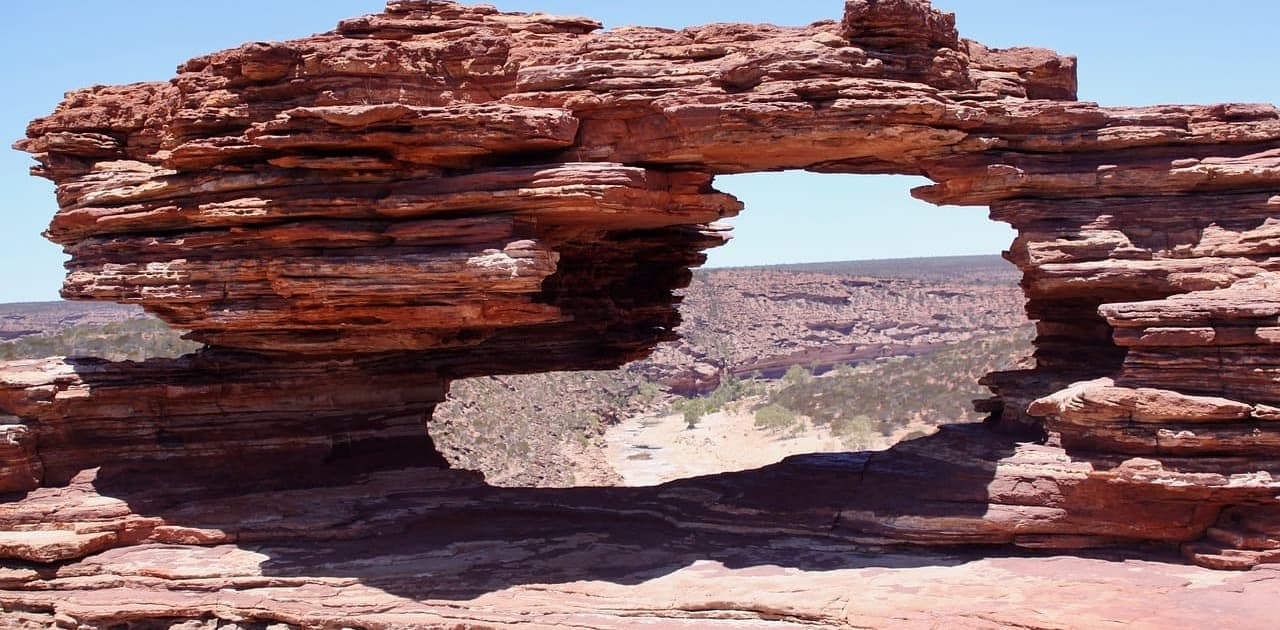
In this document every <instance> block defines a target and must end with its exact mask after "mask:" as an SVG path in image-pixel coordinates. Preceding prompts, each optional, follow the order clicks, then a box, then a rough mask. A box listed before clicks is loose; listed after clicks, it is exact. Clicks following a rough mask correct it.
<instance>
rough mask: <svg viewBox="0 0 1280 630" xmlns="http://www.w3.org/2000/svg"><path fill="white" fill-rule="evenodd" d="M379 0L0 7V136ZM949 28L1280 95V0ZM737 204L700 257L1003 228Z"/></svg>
mask: <svg viewBox="0 0 1280 630" xmlns="http://www.w3.org/2000/svg"><path fill="white" fill-rule="evenodd" d="M491 3H492V4H496V5H497V6H498V7H499V8H501V9H504V10H511V11H536V10H542V11H547V12H550V13H562V14H576V15H589V16H592V17H595V18H597V19H600V20H602V21H603V22H604V23H605V25H606V26H621V25H627V24H644V25H650V26H668V27H673V28H678V27H682V26H688V25H694V24H702V23H707V22H713V21H742V22H773V23H775V24H792V25H798V24H805V23H808V22H812V21H815V20H820V19H826V18H838V17H839V15H840V13H841V11H842V8H843V2H842V0H785V1H783V2H778V1H777V0H768V1H759V0H698V1H696V2H695V1H690V0H647V1H645V2H601V1H599V0H595V1H587V0H492V2H491ZM382 4H383V3H382V2H381V0H220V1H219V2H217V3H212V2H210V3H202V2H183V1H175V0H118V1H114V2H103V1H101V0H52V1H44V2H6V3H4V6H3V8H0V54H2V55H3V58H4V59H6V60H7V63H6V67H5V71H4V83H5V87H6V90H5V92H6V95H5V98H3V99H0V139H2V140H4V141H5V142H4V144H6V145H7V144H8V143H9V142H11V141H13V140H16V139H18V138H20V137H22V136H23V135H24V129H25V127H26V123H27V121H28V120H30V119H31V118H34V117H37V116H41V115H44V114H47V113H49V112H50V111H52V109H53V107H54V106H55V105H56V104H57V102H58V101H59V100H60V99H61V96H62V93H63V92H65V91H67V90H70V89H73V88H77V87H81V86H86V85H92V84H115V83H126V82H132V81H146V80H164V79H168V78H169V77H171V76H172V75H173V72H174V68H175V67H176V66H177V64H178V63H180V62H181V61H183V60H186V59H188V58H190V57H193V56H196V55H199V54H202V53H206V52H210V51H213V50H218V49H222V48H228V47H232V46H236V45H238V44H240V43H242V42H245V41H252V40H281V39H290V38H294V37H300V36H304V35H308V34H311V33H315V32H322V31H326V30H329V29H331V28H332V27H333V25H334V24H336V23H337V21H338V20H339V19H341V18H343V17H347V16H351V15H359V14H363V13H374V12H377V11H380V10H381V8H382ZM934 6H936V7H938V8H940V9H943V10H946V11H952V12H955V13H956V14H957V22H958V26H959V28H960V33H961V35H963V36H965V37H970V38H973V39H977V40H979V41H982V42H983V43H985V44H987V45H989V46H996V47H1006V46H1014V45H1035V46H1042V47H1046V48H1052V49H1055V50H1057V51H1059V52H1062V53H1067V54H1074V55H1078V56H1079V57H1080V64H1079V69H1080V98H1081V99H1082V100H1091V101H1097V102H1100V103H1102V104H1104V105H1144V104H1156V103H1208V102H1221V101H1240V102H1270V103H1278V102H1280V81H1277V80H1276V79H1277V72H1276V69H1275V66H1274V64H1275V63H1276V60H1277V59H1280V37H1278V36H1277V34H1276V32H1275V26H1276V24H1278V23H1280V2H1275V1H1274V0H1220V1H1218V2H1191V1H1190V0H1176V1H1170V0H1073V1H1070V2H1062V1H1056V0H934ZM30 164H31V161H30V159H29V158H28V157H27V156H26V155H24V154H20V153H17V152H15V151H10V150H0V186H2V187H3V188H2V189H3V190H4V193H5V194H4V195H3V196H2V197H0V269H2V270H3V275H0V278H2V279H0V302H15V301H34V300H50V299H56V298H57V289H58V286H59V285H60V284H61V281H62V273H63V272H62V268H61V261H62V260H63V256H62V255H61V252H60V251H59V248H58V247H57V246H54V245H52V244H50V243H48V242H46V241H44V240H43V239H42V238H41V237H40V236H39V233H40V231H41V230H43V229H44V227H45V226H46V225H47V224H48V221H49V218H50V217H51V216H52V215H53V212H54V211H55V210H56V206H55V204H54V201H53V194H52V190H53V188H52V185H51V184H49V183H48V182H46V181H45V180H42V179H36V178H32V177H29V176H28V175H27V174H26V171H27V167H28V166H29V165H30ZM717 183H718V186H719V187H720V188H721V189H723V190H725V191H727V192H732V193H734V194H736V195H738V196H739V197H741V198H742V199H743V200H744V201H745V202H746V203H747V210H746V211H745V212H744V213H743V215H742V216H741V217H739V218H738V219H735V220H734V225H735V226H736V234H737V236H736V238H735V240H734V241H733V242H732V243H731V244H730V245H728V246H726V247H724V248H722V249H720V250H716V251H715V252H713V254H712V260H711V264H713V265H749V264H767V263H776V262H801V261H815V260H843V259H860V258H890V257H905V256H926V255H950V254H973V253H997V252H999V251H1000V250H1001V249H1003V248H1004V247H1006V246H1007V245H1008V243H1009V242H1010V240H1011V239H1012V233H1011V232H1010V231H1009V230H1007V229H1006V228H1005V227H1004V226H1003V225H1001V224H995V223H992V222H990V221H988V220H987V219H986V210H985V209H983V208H934V207H932V206H929V205H927V204H923V203H920V202H915V201H914V200H912V199H911V198H910V197H909V196H908V194H907V190H909V189H910V188H911V187H912V186H914V185H919V184H920V183H921V182H920V181H918V180H911V179H910V178H887V177H870V176H834V175H812V174H806V173H772V174H763V175H741V176H734V177H728V178H720V179H719V180H718V182H717Z"/></svg>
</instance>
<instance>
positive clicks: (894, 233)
mask: <svg viewBox="0 0 1280 630" xmlns="http://www.w3.org/2000/svg"><path fill="white" fill-rule="evenodd" d="M927 183H928V181H927V180H925V179H924V178H919V177H895V176H867V175H862V176H848V175H844V176H839V175H818V174H813V173H805V172H801V171H787V172H781V173H761V174H751V175H736V176H721V177H718V178H717V179H716V181H715V184H716V187H717V188H718V189H720V190H722V191H724V192H728V193H731V194H734V195H735V196H737V197H738V198H739V199H740V200H741V201H742V202H743V203H744V204H745V205H746V209H745V210H744V211H743V213H742V215H741V216H739V217H737V218H735V219H733V220H732V221H731V223H732V225H733V227H734V232H733V234H734V239H733V241H731V242H730V243H729V244H728V245H727V246H725V247H722V248H719V249H716V250H712V253H711V257H710V259H709V262H708V265H707V266H706V268H703V269H699V270H696V271H695V273H694V278H693V281H692V283H691V284H690V286H689V287H688V288H687V289H685V290H684V291H683V295H684V302H683V303H682V305H681V307H680V312H681V316H682V319H683V323H682V325H681V326H680V328H679V329H678V332H679V333H680V336H681V338H680V339H679V340H677V341H673V342H668V343H665V344H662V345H660V346H659V347H658V348H657V350H656V351H655V352H654V353H653V355H652V356H650V357H648V358H646V359H643V360H640V361H636V362H633V363H631V364H629V365H627V366H625V367H623V368H621V369H618V370H613V371H600V372H567V373H552V374H538V375H528V376H499V377H485V378H478V379H467V380H462V381H456V382H454V383H453V385H452V392H451V396H450V400H449V401H448V402H446V403H445V404H442V405H440V406H439V407H438V408H437V409H436V411H435V413H434V416H433V418H432V421H431V422H432V425H431V427H430V431H431V433H432V435H433V436H435V437H436V440H437V443H438V444H439V445H440V446H441V448H442V450H443V451H444V452H445V453H446V454H447V455H448V456H449V457H450V459H451V460H452V461H453V462H454V464H455V465H456V466H459V467H463V468H474V469H479V470H482V471H483V472H484V473H485V474H486V477H487V478H488V479H489V481H490V482H491V483H495V484H499V485H601V484H609V485H649V484H655V483H660V482H664V481H668V480H671V479H676V478H681V477H689V476H696V475H701V474H712V473H718V472H726V471H731V470H742V469H749V468H755V467H758V466H763V465H766V464H770V463H774V462H776V461H779V460H781V459H782V458H784V457H786V456H788V455H792V454H799V453H810V452H836V451H860V450H877V449H883V448H888V447H889V446H891V445H893V444H895V443H897V442H899V441H902V440H904V439H912V438H916V437H921V436H924V435H928V434H931V433H933V432H934V431H936V430H937V427H938V426H939V425H944V424H953V423H964V422H977V421H981V420H982V419H984V418H985V417H986V414H985V413H979V412H978V411H975V409H974V400H976V399H986V398H989V397H990V396H991V392H990V390H988V389H986V388H985V387H983V386H982V385H980V384H979V382H978V381H979V379H981V378H983V377H984V376H985V375H987V374H988V373H990V372H997V371H1001V370H1012V369H1018V368H1026V367H1030V365H1031V364H1030V362H1029V360H1028V358H1027V357H1028V355H1029V354H1030V351H1031V346H1030V341H1031V338H1032V328H1033V327H1032V325H1031V324H1030V323H1029V322H1028V321H1027V318H1026V314H1025V311H1024V304H1025V300H1024V297H1023V294H1022V292H1021V290H1020V289H1019V287H1018V281H1019V278H1020V274H1019V272H1018V269H1017V268H1016V267H1014V266H1013V265H1011V264H1009V262H1007V261H1005V260H1002V259H1001V257H1000V256H999V253H998V252H1000V251H1001V250H1003V249H1004V248H1006V247H1008V245H1009V243H1010V242H1011V241H1013V238H1014V236H1013V233H1012V232H1011V230H1009V228H1008V227H1007V226H1006V225H1004V224H1001V223H996V222H993V221H990V220H989V219H988V218H987V217H986V216H985V215H986V210H985V209H983V208H972V207H942V208H940V207H936V206H933V205H930V204H927V203H925V202H922V201H918V200H915V199H913V198H912V197H911V196H910V189H911V188H912V187H915V186H920V185H925V184H927ZM850 260H857V262H847V261H850ZM784 263H791V264H784ZM748 265H750V266H748ZM979 408H983V407H982V406H981V405H979ZM983 409H984V410H989V409H985V408H983ZM513 419H519V421H513Z"/></svg>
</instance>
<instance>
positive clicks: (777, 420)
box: [755, 403, 798, 431]
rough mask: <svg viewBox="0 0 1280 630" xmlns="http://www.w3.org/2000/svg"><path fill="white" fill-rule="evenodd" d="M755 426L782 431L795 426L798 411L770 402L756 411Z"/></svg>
mask: <svg viewBox="0 0 1280 630" xmlns="http://www.w3.org/2000/svg"><path fill="white" fill-rule="evenodd" d="M755 418H756V419H755V426H756V428H757V429H764V430H766V431H782V430H784V429H788V428H791V427H793V426H795V424H796V420H797V419H798V418H797V417H796V412H794V411H792V410H790V409H787V408H786V407H783V406H782V405H779V404H777V403H769V404H767V405H765V406H763V407H761V408H759V409H756V411H755Z"/></svg>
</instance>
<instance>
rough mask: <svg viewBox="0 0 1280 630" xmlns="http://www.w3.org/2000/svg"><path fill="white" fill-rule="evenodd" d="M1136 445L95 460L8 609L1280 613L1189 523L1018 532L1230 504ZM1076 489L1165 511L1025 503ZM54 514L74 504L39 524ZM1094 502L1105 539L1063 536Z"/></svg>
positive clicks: (223, 622) (11, 592)
mask: <svg viewBox="0 0 1280 630" xmlns="http://www.w3.org/2000/svg"><path fill="white" fill-rule="evenodd" d="M991 461H996V462H998V465H997V466H996V467H994V468H992V467H991V466H990V465H989V464H990V462H991ZM1046 462H1052V463H1054V465H1055V466H1054V467H1055V468H1056V469H1057V474H1056V477H1055V478H1053V479H1049V478H1047V477H1046V476H1045V475H1044V472H1043V469H1040V470H1037V469H1038V468H1041V467H1043V466H1044V465H1045V464H1046ZM228 463H229V464H232V466H230V468H232V469H235V466H234V464H238V463H241V460H233V461H230V462H228ZM1131 468H1132V467H1121V469H1115V470H1109V471H1108V470H1094V469H1091V468H1090V467H1089V466H1087V465H1082V464H1079V463H1073V462H1070V461H1069V458H1067V457H1066V455H1065V454H1064V453H1063V452H1062V450H1061V449H1055V448H1051V447H1045V446H1041V445H1035V444H1028V443H1017V442H1014V441H1012V440H1009V439H1007V438H1001V437H998V436H995V435H994V434H992V433H991V432H990V431H986V430H984V429H983V428H981V427H975V426H958V427H953V428H949V429H946V430H944V431H943V432H942V433H940V434H939V435H938V436H935V437H932V438H923V439H920V440H916V441H914V442H908V443H903V444H900V445H899V446H897V447H895V448H894V449H892V450H890V451H888V452H884V453H864V454H827V455H805V456H796V457H792V458H789V459H787V460H784V461H783V462H781V463H778V464H776V465H773V466H769V467H766V468H762V469H758V470H751V471H743V472H737V473H724V474H719V475H712V476H708V477H701V478H696V479H688V480H682V481H676V482H671V483H667V484H664V485H661V486H654V487H646V488H572V489H537V488H494V487H490V486H486V485H485V484H484V483H483V480H482V479H481V478H480V476H479V475H476V474H474V473H467V472H462V471H449V470H441V469H439V468H422V467H403V468H388V464H386V463H385V462H383V461H381V460H378V461H365V462H364V463H363V465H362V466H353V465H351V464H349V463H343V464H341V465H330V466H318V467H309V468H308V467H303V468H298V469H295V470H294V472H293V474H291V475H282V476H280V477H278V478H276V479H275V481H274V483H272V484H263V483H261V482H257V483H246V480H245V479H239V480H237V479H236V478H235V477H234V476H232V475H224V476H223V477H222V481H223V483H222V485H221V486H220V490H219V492H218V494H216V495H214V494H210V493H209V492H208V486H209V479H208V478H207V477H206V476H205V474H204V473H201V472H198V471H191V472H186V473H182V472H179V471H175V470H173V469H172V468H159V469H151V470H146V469H141V470H140V469H137V468H136V467H134V466H112V465H104V466H102V467H101V468H99V469H94V470H92V471H87V472H86V473H84V474H82V475H80V476H78V477H77V478H76V479H73V480H72V481H71V482H70V483H69V484H67V485H66V486H63V487H59V488H46V489H41V490H37V491H34V492H31V493H28V494H27V495H26V496H25V497H24V498H21V499H19V500H16V501H13V502H10V503H8V504H5V505H4V507H3V510H0V523H3V526H4V527H5V529H6V530H7V532H6V533H5V534H3V535H2V536H0V553H4V554H5V555H7V556H10V557H13V556H18V557H23V558H25V560H24V561H21V562H18V561H12V560H11V561H9V562H7V563H6V565H5V568H4V570H3V573H0V606H3V607H4V610H5V611H6V616H5V620H6V621H7V622H12V623H11V625H15V626H17V627H49V626H52V625H56V626H57V627H73V628H75V627H88V628H119V627H126V628H151V627H181V628H214V627H218V628H228V627H231V628H268V627H270V628H327V627H357V628H401V627H414V628H417V627H444V628H454V627H469V628H489V627H512V626H517V625H519V626H528V627H538V628H544V627H545V628H565V627H591V628H631V627H635V626H636V625H637V624H659V625H660V626H661V627H674V628H685V627H688V628H703V627H711V628H717V627H725V628H774V627H782V628H790V627H795V628H799V627H810V626H813V625H821V626H830V627H845V628H868V627H873V628H883V627H895V628H896V627H904V628H933V627H937V625H938V624H939V623H944V622H945V623H946V624H947V625H954V626H956V627H960V628H993V629H994V628H1007V627H1011V626H1016V627H1027V628H1093V627H1105V626H1106V625H1111V624H1125V625H1130V626H1134V627H1138V628H1198V627H1205V626H1206V625H1210V624H1213V623H1215V621H1216V622H1222V621H1224V620H1228V619H1229V620H1230V626H1231V627H1233V628H1267V627H1270V625H1269V624H1271V623H1272V618H1271V611H1270V606H1269V604H1268V603H1267V602H1269V601H1270V598H1269V595H1272V594H1274V593H1275V592H1276V589H1277V588H1278V587H1280V583H1278V582H1277V581H1278V580H1280V572H1277V571H1276V570H1273V569H1259V570H1256V571H1254V572H1251V573H1248V574H1239V573H1230V572H1217V571H1212V570H1210V569H1204V568H1199V567H1193V566H1186V565H1179V564H1176V563H1175V562H1176V559H1177V555H1176V545H1175V544H1165V545H1144V546H1142V547H1141V549H1140V550H1133V549H1131V550H1129V551H1116V550H1107V549H1103V550H1098V551H1094V552H1084V553H1081V552H1079V551H1076V552H1075V553H1074V554H1073V556H1061V555H1056V554H1058V553H1060V552H1058V551H1053V550H1046V551H1043V552H1040V553H1030V552H1026V551H1023V552H1016V551H1013V550H1012V549H1011V548H1009V547H1008V546H1006V545H1005V544H1002V543H1008V542H1009V541H1013V540H1020V541H1021V542H1022V543H1023V544H1025V545H1030V546H1036V545H1043V546H1049V547H1052V546H1053V545H1052V544H1050V542H1051V541H1054V540H1058V541H1059V542H1066V543H1067V544H1066V545H1064V546H1066V547H1069V548H1073V549H1074V548H1077V547H1079V546H1080V545H1082V544H1084V543H1092V544H1100V545H1104V546H1107V545H1108V543H1114V542H1115V540H1116V538H1115V537H1116V536H1123V535H1129V536H1133V537H1141V538H1155V537H1160V538H1164V539H1166V540H1170V541H1176V540H1178V539H1181V538H1182V537H1184V536H1185V535H1186V532H1187V531H1190V530H1193V529H1196V528H1199V527H1203V526H1204V523H1206V522H1207V520H1206V519H1210V518H1212V517H1213V516H1215V514H1216V512H1213V511H1209V510H1201V509H1200V506H1199V502H1198V501H1197V499H1198V498H1199V497H1201V496H1204V494H1205V490H1204V489H1203V488H1197V487H1195V486H1188V485H1186V484H1171V487H1170V488H1169V489H1168V491H1167V495H1166V496H1164V497H1153V496H1152V493H1151V492H1150V491H1149V489H1148V488H1147V487H1146V486H1147V484H1148V483H1149V481H1150V478H1149V477H1145V476H1147V475H1151V474H1152V473H1153V472H1157V471H1152V470H1149V469H1147V470H1135V469H1131ZM326 469H327V470H326ZM939 470H946V471H947V473H948V474H946V475H942V476H940V475H938V471H939ZM335 473H336V474H335ZM1021 475H1035V476H1034V477H1033V478H1031V479H1028V478H1026V477H1023V476H1021ZM158 479H163V483H157V480H158ZM1029 484H1035V485H1036V486H1037V488H1036V489H1035V490H1032V489H1031V488H1029V487H1023V486H1027V485H1029ZM797 488H805V489H806V490H805V492H797V490H796V489H797ZM988 488H1003V490H1002V491H1000V494H1001V498H1000V499H998V500H999V501H1001V502H1003V503H1002V504H1001V505H989V501H991V499H988V498H987V496H986V495H987V489H988ZM1073 494H1074V495H1083V494H1088V495H1090V500H1091V502H1093V503H1095V504H1096V505H1097V506H1098V508H1099V511H1100V512H1103V513H1106V514H1113V515H1124V519H1133V518H1134V517H1133V516H1132V515H1133V513H1134V512H1128V511H1125V510H1121V509H1119V508H1120V504H1121V503H1122V502H1145V503H1146V505H1145V506H1140V507H1138V508H1137V509H1136V511H1137V512H1147V513H1148V516H1154V515H1157V514H1155V513H1158V515H1159V516H1162V517H1164V519H1165V520H1163V521H1161V525H1160V527H1161V529H1160V530H1158V531H1157V530H1150V531H1138V529H1137V527H1138V526H1139V524H1140V523H1139V522H1127V521H1126V520H1124V519H1120V518H1117V519H1115V520H1113V521H1111V522H1110V523H1107V524H1105V526H1103V525H1098V524H1096V523H1097V522H1098V521H1099V519H1095V518H1090V517H1084V518H1082V517H1080V516H1079V515H1076V514H1072V513H1069V512H1067V511H1065V510H1061V509H1055V508H1053V507H1051V506H1047V505H1032V504H1033V503H1035V502H1037V501H1042V500H1043V497H1044V496H1046V495H1058V496H1070V495H1073ZM193 495H198V496H200V500H199V501H191V497H192V496H193ZM1242 496H1243V495H1242ZM1174 506H1181V507H1180V508H1175V507H1174ZM55 513H56V514H57V515H58V519H59V524H60V526H61V527H62V529H60V530H56V531H51V530H41V529H39V528H40V527H41V525H42V524H44V523H45V522H47V519H48V517H49V515H50V514H55ZM1197 518H1198V519H1199V520H1201V521H1202V522H1201V523H1199V524H1196V523H1194V521H1195V520H1196V519H1197ZM1090 522H1094V523H1095V525H1094V526H1095V527H1097V529H1098V533H1097V535H1095V536H1094V537H1093V539H1092V540H1084V538H1083V537H1081V538H1079V539H1077V540H1067V539H1055V537H1054V536H1053V535H1052V532H1055V531H1068V532H1073V531H1077V530H1079V529H1080V528H1081V525H1082V524H1088V523H1090ZM1155 522H1156V521H1154V520H1153V521H1149V522H1142V523H1141V524H1142V525H1144V526H1148V525H1150V523H1155ZM37 533H38V534H39V535H37ZM912 539H914V540H916V541H918V542H927V543H928V544H929V547H928V548H927V549H922V548H919V547H916V548H914V549H907V548H906V547H904V546H903V545H902V541H903V540H912ZM978 543H981V546H980V547H975V546H974V545H975V544H978ZM22 624H26V625H22Z"/></svg>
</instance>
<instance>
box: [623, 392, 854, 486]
mask: <svg viewBox="0 0 1280 630" xmlns="http://www.w3.org/2000/svg"><path fill="white" fill-rule="evenodd" d="M605 442H606V446H605V457H606V459H607V460H608V462H609V465H610V466H612V467H613V469H614V470H616V471H617V472H618V474H620V475H621V476H622V479H623V482H624V485H627V486H652V485H657V484H660V483H665V482H667V481H671V480H673V479H682V478H685V477H696V476H699V475H710V474H715V473H720V472H729V471H735V470H749V469H752V468H759V467H761V466H767V465H769V464H773V463H775V462H777V461H779V460H781V459H782V458H784V457H787V456H788V455H796V454H800V453H822V452H839V451H844V450H847V449H845V448H844V447H842V446H841V445H840V442H839V441H838V440H836V439H834V438H832V437H831V435H830V434H829V433H827V432H826V431H816V430H812V429H809V430H805V431H802V432H801V433H800V434H799V435H796V436H794V437H792V436H790V435H788V434H787V433H773V432H769V431H764V430H761V429H757V428H756V427H755V417H754V416H753V415H752V414H750V413H745V412H743V411H740V410H739V409H738V406H731V407H730V409H729V410H727V411H719V412H716V413H713V414H710V415H708V416H704V417H703V418H702V420H700V421H698V425H697V426H696V427H694V428H692V429H690V428H689V427H688V426H687V425H686V424H685V421H684V417H683V416H682V415H679V414H673V415H667V416H652V415H647V416H637V417H634V418H630V419H627V420H625V421H623V422H621V423H619V424H617V425H615V426H613V427H610V428H609V430H608V432H607V433H606V434H605Z"/></svg>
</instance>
